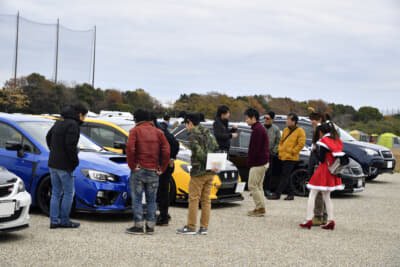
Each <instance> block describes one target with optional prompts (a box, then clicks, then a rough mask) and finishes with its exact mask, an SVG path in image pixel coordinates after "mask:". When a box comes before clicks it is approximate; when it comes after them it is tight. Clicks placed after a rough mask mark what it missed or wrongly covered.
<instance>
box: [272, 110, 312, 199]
mask: <svg viewBox="0 0 400 267" xmlns="http://www.w3.org/2000/svg"><path fill="white" fill-rule="evenodd" d="M298 120H299V117H298V116H297V115H296V114H295V113H289V115H288V116H287V119H286V126H287V128H285V129H284V130H283V133H282V137H281V140H280V142H279V148H278V153H279V159H280V160H281V161H282V172H281V180H280V183H279V186H278V189H277V190H276V192H275V194H271V195H269V196H267V198H268V199H279V198H280V197H281V194H282V192H283V191H285V190H287V192H288V195H287V197H286V198H285V200H293V199H294V190H295V189H294V183H293V181H292V179H291V174H292V171H293V170H294V168H295V167H296V164H297V162H298V161H299V155H300V151H301V150H302V149H303V147H304V145H305V144H306V133H305V132H304V130H303V129H302V128H300V127H297V122H298Z"/></svg>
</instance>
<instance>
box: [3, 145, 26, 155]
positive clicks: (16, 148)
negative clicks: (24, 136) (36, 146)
mask: <svg viewBox="0 0 400 267" xmlns="http://www.w3.org/2000/svg"><path fill="white" fill-rule="evenodd" d="M6 149H7V150H11V151H17V156H18V157H19V158H22V157H23V156H24V154H25V153H24V148H23V146H22V144H21V143H20V142H18V141H7V142H6Z"/></svg>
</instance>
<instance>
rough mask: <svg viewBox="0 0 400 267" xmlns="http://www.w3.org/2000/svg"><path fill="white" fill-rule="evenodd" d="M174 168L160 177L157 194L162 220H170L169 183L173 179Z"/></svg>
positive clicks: (168, 169) (169, 168)
mask: <svg viewBox="0 0 400 267" xmlns="http://www.w3.org/2000/svg"><path fill="white" fill-rule="evenodd" d="M173 172H174V168H171V167H169V166H168V168H167V170H166V171H165V172H164V173H162V174H161V175H160V176H159V185H158V192H157V203H158V209H159V210H160V217H161V218H162V219H167V218H168V207H169V181H170V179H172V173H173Z"/></svg>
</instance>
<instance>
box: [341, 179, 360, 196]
mask: <svg viewBox="0 0 400 267" xmlns="http://www.w3.org/2000/svg"><path fill="white" fill-rule="evenodd" d="M342 183H343V184H344V186H345V187H344V189H343V190H341V191H338V192H342V193H359V192H362V191H364V189H365V177H364V176H360V177H346V176H344V177H342Z"/></svg>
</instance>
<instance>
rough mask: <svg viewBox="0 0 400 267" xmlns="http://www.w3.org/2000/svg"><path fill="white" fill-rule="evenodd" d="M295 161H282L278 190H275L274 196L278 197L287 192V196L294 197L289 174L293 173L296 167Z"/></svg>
mask: <svg viewBox="0 0 400 267" xmlns="http://www.w3.org/2000/svg"><path fill="white" fill-rule="evenodd" d="M296 164H297V161H292V160H285V161H282V169H281V181H280V183H279V186H278V189H277V190H276V192H275V193H276V194H277V195H278V196H280V195H281V194H282V192H284V191H285V190H286V191H287V193H288V195H289V196H294V184H293V181H292V177H291V174H292V172H293V169H294V167H296Z"/></svg>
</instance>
